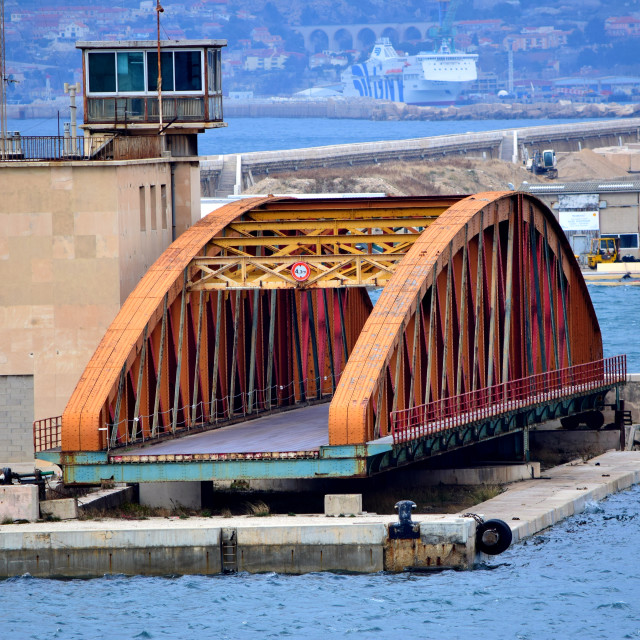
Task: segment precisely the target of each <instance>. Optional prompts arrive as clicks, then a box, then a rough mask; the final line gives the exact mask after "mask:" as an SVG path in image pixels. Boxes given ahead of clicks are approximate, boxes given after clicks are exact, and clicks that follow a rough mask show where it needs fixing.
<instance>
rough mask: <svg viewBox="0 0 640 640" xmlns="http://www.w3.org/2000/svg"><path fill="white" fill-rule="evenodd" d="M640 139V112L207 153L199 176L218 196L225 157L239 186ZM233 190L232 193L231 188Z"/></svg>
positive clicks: (515, 157) (205, 191)
mask: <svg viewBox="0 0 640 640" xmlns="http://www.w3.org/2000/svg"><path fill="white" fill-rule="evenodd" d="M639 141H640V118H625V119H620V120H611V121H598V122H581V123H574V124H568V125H548V126H544V125H542V126H536V127H523V128H514V129H504V130H499V131H486V132H481V133H464V134H454V135H448V136H433V137H428V138H412V139H407V140H387V141H383V142H362V143H354V144H342V145H331V146H325V147H310V148H306V149H290V150H280V151H260V152H253V153H242V154H237V155H235V156H231V155H228V156H203V157H202V159H201V162H200V178H201V188H202V195H203V196H213V195H214V194H215V192H216V189H217V188H218V182H219V176H220V175H221V173H222V170H223V168H224V165H225V160H226V159H231V158H233V164H234V167H237V165H236V162H237V161H239V162H240V166H239V167H237V170H236V172H237V175H238V177H239V180H236V185H235V192H237V193H241V192H242V190H243V189H244V188H246V187H247V186H249V185H252V184H254V182H255V181H256V180H257V179H260V177H261V176H265V175H269V174H276V173H292V172H296V171H298V170H303V169H314V168H327V167H348V166H354V165H359V164H363V165H364V164H368V165H370V164H378V163H381V162H387V161H421V160H425V159H436V158H443V157H447V156H452V155H453V156H470V157H481V158H486V159H491V158H500V159H502V160H506V161H509V162H513V161H515V162H521V161H522V160H523V158H524V155H525V151H526V152H528V153H529V154H531V153H532V150H533V149H535V148H539V147H543V148H549V147H551V148H554V149H555V150H556V151H558V152H560V151H580V150H581V149H587V148H588V149H594V148H599V147H606V146H614V147H622V146H624V145H626V144H632V143H637V142H639ZM229 195H231V194H229Z"/></svg>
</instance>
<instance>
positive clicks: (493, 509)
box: [473, 451, 640, 542]
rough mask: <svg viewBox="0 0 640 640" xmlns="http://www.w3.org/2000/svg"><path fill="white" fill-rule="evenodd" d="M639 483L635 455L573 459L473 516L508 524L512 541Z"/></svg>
mask: <svg viewBox="0 0 640 640" xmlns="http://www.w3.org/2000/svg"><path fill="white" fill-rule="evenodd" d="M638 482H640V451H608V452H607V453H605V454H603V455H601V456H598V457H597V458H592V459H591V460H587V461H586V462H584V461H582V460H576V461H574V462H569V463H567V464H563V465H560V466H558V467H554V468H552V469H548V470H547V471H545V472H544V473H542V474H541V476H540V478H539V479H536V480H526V481H524V482H518V483H515V484H513V485H510V486H509V487H508V488H507V490H506V491H505V492H504V493H502V494H500V495H499V496H496V497H495V498H492V499H491V500H487V501H486V502H483V503H481V504H479V505H476V506H475V507H474V509H473V511H474V513H477V514H479V515H481V516H482V517H483V518H485V519H488V518H499V519H501V520H504V521H505V522H507V523H508V524H509V526H510V527H511V531H512V533H513V540H514V542H515V541H517V540H522V539H523V538H526V537H528V536H532V535H534V534H535V533H538V532H539V531H542V530H543V529H547V528H548V527H551V526H553V525H554V524H556V523H557V522H560V521H561V520H564V518H568V517H569V516H572V515H575V514H577V513H580V512H581V511H582V510H583V509H584V507H585V505H586V504H587V503H589V502H593V501H597V500H602V499H603V498H606V497H607V496H608V495H610V494H612V493H616V492H617V491H622V490H623V489H628V488H629V487H631V486H633V485H634V484H637V483H638Z"/></svg>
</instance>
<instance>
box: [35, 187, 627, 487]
mask: <svg viewBox="0 0 640 640" xmlns="http://www.w3.org/2000/svg"><path fill="white" fill-rule="evenodd" d="M297 263H302V264H303V269H302V271H301V272H298V274H300V273H302V275H303V276H305V277H304V278H303V279H302V280H301V281H299V280H298V279H296V272H295V270H294V269H293V267H294V266H295V265H296V264H297ZM367 287H369V288H371V287H377V288H379V289H381V292H380V295H379V299H378V301H377V302H376V304H375V306H374V305H372V303H371V301H370V297H369V294H368V292H367ZM625 379H626V371H625V363H624V358H623V357H620V358H617V359H609V360H603V354H602V340H601V335H600V329H599V327H598V322H597V319H596V316H595V312H594V310H593V307H592V305H591V301H590V298H589V294H588V292H587V289H586V285H585V283H584V280H583V278H582V275H581V273H580V270H579V267H578V265H577V263H576V261H575V258H574V256H573V254H572V251H571V248H570V246H569V244H568V242H567V240H566V238H565V236H564V234H563V233H562V231H561V229H560V227H559V225H558V223H557V221H556V220H555V218H554V217H553V215H552V213H551V212H550V211H549V210H548V209H547V208H546V207H545V206H544V205H543V204H542V203H541V202H540V201H539V200H537V199H536V198H535V197H532V196H529V195H526V194H521V193H514V192H506V193H505V192H489V193H481V194H476V195H474V196H469V197H465V198H463V197H459V196H451V197H423V198H362V199H361V198H358V199H333V200H330V199H329V200H327V199H325V200H296V199H285V198H273V197H269V198H262V199H253V200H245V201H242V202H238V203H233V204H230V205H227V206H225V207H224V208H222V209H220V210H218V211H216V212H213V213H212V214H210V215H209V216H207V217H206V218H204V219H203V220H202V221H201V222H200V223H198V224H196V225H195V226H194V227H192V228H191V229H190V230H189V231H187V232H186V233H184V234H183V235H182V236H181V237H180V238H178V240H176V241H175V242H174V243H173V244H172V245H171V247H169V249H167V251H166V252H165V253H164V254H163V255H162V256H161V257H160V258H159V259H158V261H157V262H156V263H155V264H154V265H153V266H152V267H151V269H150V270H149V272H148V273H147V274H146V275H145V276H144V278H143V279H142V280H141V282H140V283H139V285H138V286H137V287H136V289H135V290H134V292H133V293H132V294H131V296H130V297H129V298H128V299H127V301H126V302H125V304H124V305H123V307H122V309H121V311H120V313H119V314H118V316H117V317H116V319H115V320H114V322H113V324H112V325H111V327H110V328H109V329H108V331H107V333H106V334H105V336H104V338H103V340H102V342H101V343H100V345H99V347H98V349H97V351H96V353H95V355H94V356H93V358H92V359H91V361H90V363H89V365H88V366H87V369H86V371H85V373H84V374H83V376H82V378H81V380H80V382H79V383H78V386H77V387H76V390H75V392H74V394H73V396H72V398H71V399H70V401H69V403H68V405H67V408H66V410H65V413H64V415H63V416H62V428H61V449H62V453H61V454H59V460H60V461H61V462H62V463H63V464H66V465H67V466H68V467H70V468H72V467H73V468H76V470H77V468H78V467H79V466H82V465H83V464H84V465H89V466H90V467H91V469H93V470H94V471H95V473H94V476H91V474H88V475H87V476H82V477H89V476H91V477H92V478H93V477H97V476H100V477H116V478H117V479H125V477H126V478H132V477H134V476H135V474H133V475H129V476H127V475H126V474H120V473H119V472H118V473H114V469H115V468H116V467H117V464H116V462H115V460H116V458H117V459H118V463H119V464H121V465H122V466H126V464H132V463H131V462H129V463H127V462H122V461H123V458H122V457H121V455H120V453H121V451H122V450H123V447H130V446H132V445H138V444H140V443H142V442H144V443H147V442H148V441H155V440H163V439H167V438H171V437H175V436H178V435H182V434H184V433H195V432H199V431H203V430H209V429H213V428H218V427H221V426H226V425H230V424H233V423H235V422H239V421H243V422H244V421H246V420H248V419H251V418H254V417H257V416H260V415H266V414H272V413H274V412H278V411H283V410H286V409H291V408H295V407H300V406H308V405H309V404H314V403H323V402H330V405H329V411H328V426H327V443H326V445H323V446H320V447H315V448H313V449H310V450H299V449H295V448H294V449H292V451H289V452H286V453H283V452H280V453H275V452H268V451H263V452H261V453H260V454H259V455H258V454H257V453H256V452H251V451H247V452H244V454H237V455H234V456H230V455H229V456H225V455H220V454H219V453H216V454H215V455H214V454H211V455H208V454H207V452H202V451H199V452H196V451H194V453H193V454H192V455H191V457H189V456H187V457H186V458H185V457H184V456H181V457H173V458H172V457H171V456H165V457H164V458H163V459H162V460H159V459H156V458H162V456H157V457H156V458H153V460H154V461H155V462H162V463H163V464H164V465H177V466H176V467H175V469H177V468H178V466H180V465H182V466H181V467H180V468H181V469H182V470H181V471H180V473H177V475H176V479H193V478H195V477H196V476H198V477H201V478H202V479H204V478H205V477H216V474H218V475H220V474H222V475H225V477H226V476H227V475H228V474H231V473H233V472H232V471H231V470H230V469H231V467H229V468H228V469H227V468H225V470H224V472H219V471H218V469H221V468H222V467H221V466H220V465H222V466H224V465H229V464H232V463H233V462H239V463H240V462H241V463H242V465H243V466H242V468H240V467H236V473H237V477H274V476H277V477H301V476H306V477H308V476H313V477H317V476H318V475H325V476H326V475H329V476H330V475H334V476H340V475H343V476H344V475H367V474H371V473H375V472H377V471H381V470H383V469H386V468H389V467H393V466H398V465H401V464H405V463H408V462H411V461H414V460H418V459H421V458H425V457H428V456H430V455H434V454H436V453H440V452H442V451H445V450H451V449H453V448H456V447H461V446H466V445H469V444H473V443H475V442H479V441H480V440H483V439H487V438H491V437H496V436H499V435H503V434H506V433H511V432H514V431H522V432H523V433H526V430H527V428H528V425H529V424H531V423H535V422H541V421H544V420H546V419H549V418H553V417H559V416H564V415H569V414H574V413H583V412H585V411H592V410H595V409H597V408H599V407H600V406H601V405H602V402H603V397H604V394H605V393H606V392H607V391H609V390H610V389H612V388H614V387H617V386H618V385H620V384H623V383H624V382H625ZM48 424H49V426H50V425H51V423H48ZM39 437H40V439H42V440H43V441H46V442H47V443H49V444H50V443H51V440H52V438H51V437H50V435H42V434H41V435H40V436H39ZM292 438H293V439H292V441H293V442H294V444H295V437H293V435H292ZM152 449H153V447H150V448H149V451H152ZM92 452H93V453H92ZM92 456H93V457H92ZM285 459H286V460H288V461H289V462H290V461H291V460H295V461H296V462H297V463H300V464H298V466H297V467H295V465H294V467H295V468H294V467H292V466H291V465H289V467H288V469H289V470H286V469H285V468H284V467H283V466H281V467H278V464H277V463H278V462H284V460H285ZM150 460H151V458H147V459H146V460H144V461H142V460H141V459H140V457H134V461H135V464H137V465H140V464H143V463H144V464H146V466H147V467H149V466H150V465H149V464H148V462H149V461H150ZM265 460H269V461H270V462H271V465H270V466H265ZM83 461H84V462H83ZM250 461H253V462H256V463H260V465H261V466H256V465H254V466H253V467H251V465H250V464H249V462H250ZM346 461H348V462H346ZM194 462H196V463H197V464H198V469H199V471H198V472H195V471H194V472H193V473H187V472H186V471H184V469H187V468H188V465H189V464H193V463H194ZM203 463H206V464H204V466H203ZM287 464H288V463H287ZM185 465H186V466H185ZM216 465H217V466H216ZM247 465H249V466H247ZM191 468H192V469H193V468H195V467H191ZM74 473H75V472H74ZM74 473H70V475H69V478H68V479H72V480H73V479H76V480H77V479H78V478H79V477H80V476H79V475H77V474H75V475H74ZM109 474H111V475H109ZM198 474H200V475H198ZM252 474H253V475H252ZM143 475H144V474H143ZM160 476H162V479H170V476H171V474H169V475H162V474H153V473H150V472H147V474H146V476H145V477H144V478H143V479H158V477H160ZM136 477H138V479H140V478H142V476H141V475H140V472H139V471H138V475H137V476H136ZM171 477H173V476H171ZM234 477H236V476H234Z"/></svg>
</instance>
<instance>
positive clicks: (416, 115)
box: [371, 100, 640, 120]
mask: <svg viewBox="0 0 640 640" xmlns="http://www.w3.org/2000/svg"><path fill="white" fill-rule="evenodd" d="M376 102H377V103H376V104H375V105H374V107H373V109H372V112H371V118H372V119H374V120H520V119H536V118H540V119H556V118H557V119H559V118H576V119H580V118H611V119H613V118H632V117H637V116H639V115H640V104H617V103H610V104H609V103H607V104H602V103H593V104H576V103H572V102H569V101H565V100H562V101H560V102H540V103H534V104H521V103H492V104H471V105H460V106H451V107H419V106H415V105H407V104H403V103H400V102H379V101H376Z"/></svg>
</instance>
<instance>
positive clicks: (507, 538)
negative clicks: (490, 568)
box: [476, 518, 513, 556]
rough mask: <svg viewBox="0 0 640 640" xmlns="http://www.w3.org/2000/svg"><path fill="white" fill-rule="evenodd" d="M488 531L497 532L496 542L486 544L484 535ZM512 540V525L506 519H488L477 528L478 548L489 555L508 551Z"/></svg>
mask: <svg viewBox="0 0 640 640" xmlns="http://www.w3.org/2000/svg"><path fill="white" fill-rule="evenodd" d="M486 531H493V532H494V533H496V534H497V536H498V540H497V541H496V543H495V544H486V543H485V542H484V541H483V539H482V537H483V534H484V533H485V532H486ZM512 540H513V533H512V532H511V527H510V526H509V525H508V524H507V523H506V522H505V521H504V520H498V519H497V518H494V519H493V520H487V521H486V522H483V523H482V524H481V525H478V527H477V529H476V548H477V549H478V551H482V553H486V554H487V555H489V556H497V555H499V554H501V553H503V552H504V551H506V550H507V549H508V548H509V546H510V545H511V541H512Z"/></svg>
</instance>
